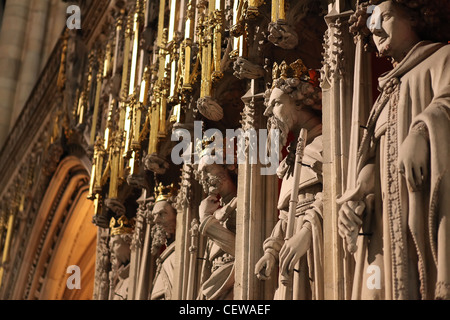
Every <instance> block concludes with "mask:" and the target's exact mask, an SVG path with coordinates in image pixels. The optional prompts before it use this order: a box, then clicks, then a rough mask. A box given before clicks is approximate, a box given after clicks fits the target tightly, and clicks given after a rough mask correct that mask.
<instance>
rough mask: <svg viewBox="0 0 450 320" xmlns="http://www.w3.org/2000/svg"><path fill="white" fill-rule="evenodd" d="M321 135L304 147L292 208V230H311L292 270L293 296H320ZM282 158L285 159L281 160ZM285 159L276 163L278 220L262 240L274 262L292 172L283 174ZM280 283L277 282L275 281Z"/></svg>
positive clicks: (283, 230) (282, 234)
mask: <svg viewBox="0 0 450 320" xmlns="http://www.w3.org/2000/svg"><path fill="white" fill-rule="evenodd" d="M322 151H323V150H322V136H318V137H316V138H315V139H314V140H313V141H312V142H311V143H310V144H308V145H307V146H306V147H305V151H304V155H303V159H302V163H304V164H305V166H302V169H301V173H300V184H299V191H298V193H299V195H298V202H297V208H296V217H295V224H294V230H296V231H295V232H296V233H297V232H299V231H300V229H301V228H302V227H304V226H305V223H307V222H308V228H310V229H311V234H312V241H311V248H310V249H309V250H308V251H307V253H306V254H305V255H304V256H303V257H301V258H300V261H299V262H298V263H297V265H296V267H295V268H294V269H296V270H297V272H294V279H293V299H294V300H311V299H313V300H320V299H323V281H322V277H323V236H322V221H323V216H322V162H323V158H322ZM285 160H286V159H285ZM285 160H283V161H282V162H281V164H280V168H279V177H282V179H283V182H282V185H281V190H280V195H279V198H278V209H279V210H280V216H279V218H280V220H278V222H277V224H276V225H275V227H274V228H273V230H272V234H271V235H270V237H269V238H267V239H266V240H265V241H264V244H263V249H264V252H265V253H267V252H270V253H271V254H272V255H273V256H274V257H275V258H276V260H277V261H278V260H279V258H278V257H279V253H280V250H281V248H282V246H283V244H284V242H285V240H284V239H285V234H286V228H287V220H288V212H289V200H290V197H291V192H292V188H293V180H294V178H293V175H288V174H286V169H287V166H286V165H285ZM278 286H279V287H280V286H281V283H279V284H278ZM280 298H281V296H280V290H277V291H276V292H275V296H274V299H275V300H278V299H280Z"/></svg>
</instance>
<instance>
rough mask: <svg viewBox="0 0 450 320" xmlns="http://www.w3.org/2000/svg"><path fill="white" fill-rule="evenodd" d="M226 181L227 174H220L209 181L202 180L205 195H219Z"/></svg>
mask: <svg viewBox="0 0 450 320" xmlns="http://www.w3.org/2000/svg"><path fill="white" fill-rule="evenodd" d="M225 179H226V175H225V174H222V173H221V174H218V175H216V176H214V177H210V178H209V179H208V178H207V177H206V179H205V178H204V179H203V180H202V186H203V190H204V191H205V193H207V194H208V195H217V194H218V191H217V190H218V189H219V187H220V186H221V185H222V183H223V181H224V180H225Z"/></svg>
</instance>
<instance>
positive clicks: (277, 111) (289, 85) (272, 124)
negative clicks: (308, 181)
mask: <svg viewBox="0 0 450 320" xmlns="http://www.w3.org/2000/svg"><path fill="white" fill-rule="evenodd" d="M264 98H265V101H264V104H265V106H266V110H265V111H264V115H265V116H267V117H269V119H268V129H269V130H271V129H279V130H280V131H281V134H280V139H281V145H285V144H286V140H287V135H288V133H289V132H290V131H292V132H299V131H300V129H301V128H307V129H310V128H308V125H309V123H310V120H311V119H312V118H314V119H320V118H321V110H322V105H321V100H322V94H321V91H320V88H319V87H318V86H316V85H314V84H313V83H312V81H308V80H306V79H300V78H297V77H290V78H287V77H280V78H277V79H275V80H274V81H273V84H272V87H271V88H270V89H267V90H266V92H265V94H264Z"/></svg>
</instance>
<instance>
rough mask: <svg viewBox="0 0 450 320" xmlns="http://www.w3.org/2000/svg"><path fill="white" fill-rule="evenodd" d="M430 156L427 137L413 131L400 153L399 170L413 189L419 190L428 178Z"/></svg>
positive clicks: (414, 190)
mask: <svg viewBox="0 0 450 320" xmlns="http://www.w3.org/2000/svg"><path fill="white" fill-rule="evenodd" d="M429 158H430V147H429V144H428V141H427V139H426V138H425V137H424V136H423V135H421V134H420V133H418V132H414V131H411V132H410V133H409V134H408V136H407V137H406V139H405V141H403V143H402V145H401V147H400V150H399V153H398V170H399V172H401V173H402V174H403V175H404V176H405V179H406V182H407V184H408V188H409V189H410V190H411V191H413V192H416V191H419V190H420V189H421V187H422V184H423V183H424V181H425V180H426V179H427V177H428V166H429Z"/></svg>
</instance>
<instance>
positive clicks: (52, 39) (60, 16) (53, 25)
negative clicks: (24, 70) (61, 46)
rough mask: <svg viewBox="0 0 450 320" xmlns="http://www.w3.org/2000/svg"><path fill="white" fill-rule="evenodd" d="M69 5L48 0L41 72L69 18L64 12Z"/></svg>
mask: <svg viewBox="0 0 450 320" xmlns="http://www.w3.org/2000/svg"><path fill="white" fill-rule="evenodd" d="M38 1H39V0H38ZM69 5H70V4H69V3H65V2H63V1H61V0H50V8H49V12H48V19H47V26H46V28H45V38H44V41H43V52H42V59H41V68H40V70H42V69H43V68H44V66H45V64H46V63H47V59H48V58H49V56H50V54H51V53H52V51H53V48H54V47H55V44H56V42H57V41H58V39H59V37H60V36H61V34H62V32H63V29H64V27H65V26H66V20H67V18H68V17H69V15H68V14H67V13H66V10H67V7H68V6H69Z"/></svg>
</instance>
